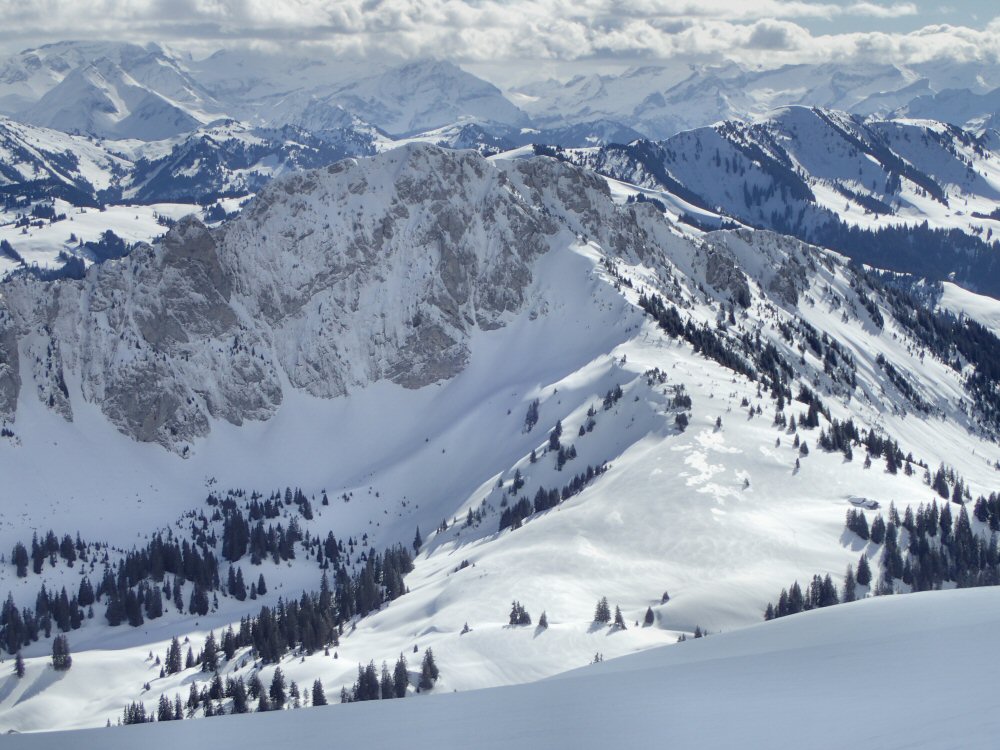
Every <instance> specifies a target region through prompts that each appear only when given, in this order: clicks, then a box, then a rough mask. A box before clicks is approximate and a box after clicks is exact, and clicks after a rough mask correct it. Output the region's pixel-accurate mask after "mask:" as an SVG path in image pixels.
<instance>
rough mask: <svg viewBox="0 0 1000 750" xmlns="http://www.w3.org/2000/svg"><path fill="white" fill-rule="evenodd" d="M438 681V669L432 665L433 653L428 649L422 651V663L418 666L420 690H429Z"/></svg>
mask: <svg viewBox="0 0 1000 750" xmlns="http://www.w3.org/2000/svg"><path fill="white" fill-rule="evenodd" d="M437 679H438V668H437V665H436V664H435V663H434V652H433V651H431V649H430V648H428V649H427V650H426V651H424V661H423V664H421V666H420V689H421V690H430V689H431V688H432V687H434V683H435V682H437Z"/></svg>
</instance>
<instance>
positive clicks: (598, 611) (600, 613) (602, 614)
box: [594, 596, 611, 624]
mask: <svg viewBox="0 0 1000 750" xmlns="http://www.w3.org/2000/svg"><path fill="white" fill-rule="evenodd" d="M594 622H599V623H601V624H607V623H609V622H611V607H610V606H609V605H608V597H606V596H602V597H601V600H600V601H599V602H597V606H596V607H595V608H594Z"/></svg>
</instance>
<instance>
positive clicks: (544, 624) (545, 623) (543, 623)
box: [538, 612, 549, 630]
mask: <svg viewBox="0 0 1000 750" xmlns="http://www.w3.org/2000/svg"><path fill="white" fill-rule="evenodd" d="M538 627H540V628H541V629H542V630H545V629H546V628H548V627H549V618H548V616H547V615H546V614H545V612H542V616H541V617H539V618H538Z"/></svg>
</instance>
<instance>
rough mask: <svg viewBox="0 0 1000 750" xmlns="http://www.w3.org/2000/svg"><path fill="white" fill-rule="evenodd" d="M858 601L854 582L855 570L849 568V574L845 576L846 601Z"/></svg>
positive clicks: (849, 566)
mask: <svg viewBox="0 0 1000 750" xmlns="http://www.w3.org/2000/svg"><path fill="white" fill-rule="evenodd" d="M855 599H857V592H856V583H855V580H854V568H853V567H852V566H851V565H848V566H847V573H846V575H845V576H844V601H845V602H853V601H854V600H855Z"/></svg>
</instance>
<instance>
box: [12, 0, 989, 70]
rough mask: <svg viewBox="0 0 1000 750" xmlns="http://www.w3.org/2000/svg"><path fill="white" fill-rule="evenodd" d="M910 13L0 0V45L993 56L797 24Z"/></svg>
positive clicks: (364, 1)
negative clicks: (66, 42) (81, 42)
mask: <svg viewBox="0 0 1000 750" xmlns="http://www.w3.org/2000/svg"><path fill="white" fill-rule="evenodd" d="M916 12H917V8H916V6H915V5H914V4H913V3H912V2H895V3H892V2H875V1H873V0H870V1H864V2H853V3H837V2H821V1H811V0H753V1H752V2H751V1H750V0H339V1H338V2H330V0H34V1H33V2H24V0H0V44H4V45H5V46H7V47H8V48H14V47H16V48H23V47H26V46H29V45H31V44H37V43H40V42H45V41H55V40H58V39H64V38H91V39H99V38H111V39H128V40H133V41H137V42H145V41H163V42H167V43H168V44H174V45H176V46H180V47H186V48H189V49H196V50H201V51H208V50H211V49H214V48H216V47H218V46H223V45H231V44H256V45H271V46H274V47H277V48H288V47H289V46H290V45H292V44H304V45H307V46H313V47H315V46H322V47H324V48H325V49H327V50H329V51H330V52H331V53H333V54H339V55H347V56H351V57H359V56H360V57H365V56H375V57H385V56H391V57H425V56H431V57H447V58H450V59H453V60H456V61H459V62H468V63H504V62H506V61H510V62H515V61H526V60H538V61H545V60H554V61H559V60H563V61H572V60H581V59H598V58H627V59H649V60H657V59H667V58H672V57H678V56H686V57H687V56H695V57H698V56H707V57H726V58H734V59H737V60H743V61H747V62H765V63H768V64H769V63H774V62H794V61H815V60H820V59H830V58H831V57H833V56H837V57H838V59H844V58H857V59H859V60H879V61H886V62H890V61H892V62H906V61H911V60H927V59H935V58H936V57H939V56H944V57H952V58H958V59H984V60H996V59H998V57H1000V40H998V35H997V33H996V32H997V29H996V27H995V25H994V26H991V27H987V28H986V29H978V30H975V29H970V28H966V27H961V26H932V27H927V28H925V29H921V30H920V31H917V32H911V33H907V34H903V33H891V32H886V31H871V32H864V33H852V34H838V35H814V34H812V33H810V32H809V31H808V29H807V28H805V26H804V25H803V24H806V25H807V24H808V23H809V22H810V21H815V20H817V19H833V18H847V17H858V18H869V19H873V20H872V23H873V24H876V21H877V20H879V19H894V18H898V17H902V16H908V15H913V14H915V13H916ZM886 25H889V26H891V24H885V23H883V24H882V26H883V27H884V26H886ZM991 29H992V30H991Z"/></svg>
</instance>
